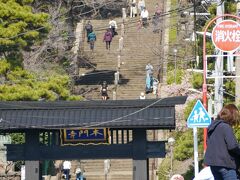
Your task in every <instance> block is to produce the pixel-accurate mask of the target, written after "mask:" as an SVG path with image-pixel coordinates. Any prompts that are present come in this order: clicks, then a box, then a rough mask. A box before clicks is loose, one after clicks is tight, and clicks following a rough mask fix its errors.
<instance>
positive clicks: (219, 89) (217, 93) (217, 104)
mask: <svg viewBox="0 0 240 180" xmlns="http://www.w3.org/2000/svg"><path fill="white" fill-rule="evenodd" d="M223 14H224V2H222V1H221V0H217V16H222V15H223ZM221 21H222V18H218V19H217V23H219V22H221ZM217 54H218V55H219V56H218V57H217V58H216V63H215V76H216V78H215V84H214V88H215V89H214V115H215V117H216V115H217V114H218V113H219V112H220V110H221V109H222V107H223V78H222V76H223V57H222V55H223V52H222V51H219V50H217ZM219 77H221V78H219Z"/></svg>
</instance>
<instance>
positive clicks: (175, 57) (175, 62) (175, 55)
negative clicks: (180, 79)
mask: <svg viewBox="0 0 240 180" xmlns="http://www.w3.org/2000/svg"><path fill="white" fill-rule="evenodd" d="M177 51H178V50H177V49H173V52H174V82H175V84H176V69H177Z"/></svg>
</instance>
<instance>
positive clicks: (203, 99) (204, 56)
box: [202, 14, 240, 153]
mask: <svg viewBox="0 0 240 180" xmlns="http://www.w3.org/2000/svg"><path fill="white" fill-rule="evenodd" d="M222 17H233V18H236V19H238V20H240V17H238V16H235V15H232V14H224V15H222V16H217V17H215V18H213V19H212V20H211V21H210V22H209V23H208V24H207V26H206V27H205V30H204V34H203V85H202V91H203V97H202V101H203V106H204V107H205V109H206V110H207V79H206V75H207V59H206V33H207V29H208V28H209V26H210V25H211V24H212V23H213V22H214V21H216V20H217V19H219V18H222ZM203 149H204V153H205V152H206V149H207V128H204V129H203Z"/></svg>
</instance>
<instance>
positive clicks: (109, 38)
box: [103, 29, 113, 50]
mask: <svg viewBox="0 0 240 180" xmlns="http://www.w3.org/2000/svg"><path fill="white" fill-rule="evenodd" d="M112 38H113V36H112V32H111V30H110V29H107V31H106V32H105V34H104V37H103V41H105V42H106V49H108V50H110V45H111V42H112Z"/></svg>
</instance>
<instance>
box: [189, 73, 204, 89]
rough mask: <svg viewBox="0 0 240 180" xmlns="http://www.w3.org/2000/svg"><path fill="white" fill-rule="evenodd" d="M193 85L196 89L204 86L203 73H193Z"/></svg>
mask: <svg viewBox="0 0 240 180" xmlns="http://www.w3.org/2000/svg"><path fill="white" fill-rule="evenodd" d="M191 83H192V86H193V88H194V89H200V88H201V87H202V84H203V74H202V73H193V76H192V79H191Z"/></svg>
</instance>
